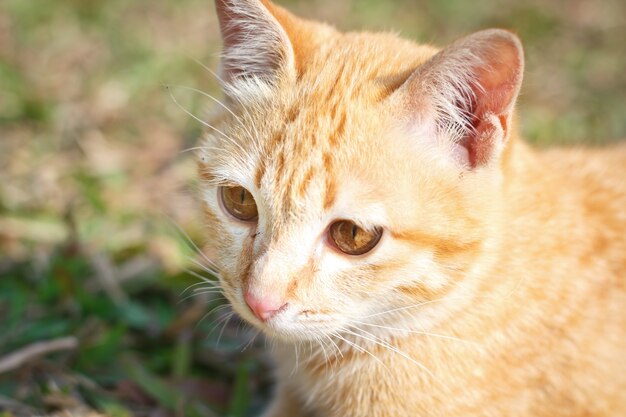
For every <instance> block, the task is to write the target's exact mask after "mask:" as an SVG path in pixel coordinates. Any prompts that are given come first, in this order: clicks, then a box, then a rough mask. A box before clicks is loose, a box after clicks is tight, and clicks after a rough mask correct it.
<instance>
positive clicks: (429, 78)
mask: <svg viewBox="0 0 626 417" xmlns="http://www.w3.org/2000/svg"><path fill="white" fill-rule="evenodd" d="M523 71H524V54H523V50H522V44H521V42H520V41H519V39H518V38H517V36H515V35H514V34H512V33H510V32H508V31H505V30H500V29H490V30H484V31H481V32H477V33H474V34H472V35H469V36H467V37H465V38H462V39H460V40H459V41H456V42H455V43H453V44H452V45H451V46H449V47H448V48H446V49H444V50H442V51H441V52H439V53H438V54H436V55H435V56H434V57H433V58H432V59H430V60H429V61H428V62H426V63H425V64H423V65H422V66H420V67H419V68H418V69H417V70H416V71H415V72H414V73H413V74H412V75H411V76H410V77H409V79H408V80H407V81H406V82H405V83H404V85H403V86H402V87H401V88H400V90H399V91H397V93H398V96H399V97H400V99H401V101H402V104H401V106H402V107H403V111H404V112H405V116H406V118H407V119H408V120H409V123H418V124H424V123H426V124H429V125H430V127H431V129H430V130H431V131H434V132H436V133H435V134H436V135H437V137H438V138H443V140H444V141H449V142H450V146H448V147H447V151H448V152H450V153H451V155H450V157H451V158H452V159H453V160H454V161H455V162H457V163H459V164H460V165H462V166H464V167H465V168H469V169H474V168H477V167H481V166H485V165H488V164H490V163H491V162H493V161H494V160H497V159H498V157H499V156H500V154H501V152H502V150H503V148H504V145H505V143H506V142H507V140H508V138H509V136H510V134H511V119H512V113H513V107H514V105H515V101H516V99H517V95H518V93H519V90H520V86H521V83H522V75H523Z"/></svg>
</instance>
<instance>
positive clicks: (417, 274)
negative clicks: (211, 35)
mask: <svg viewBox="0 0 626 417" xmlns="http://www.w3.org/2000/svg"><path fill="white" fill-rule="evenodd" d="M216 3H217V12H218V17H219V22H220V27H221V30H222V35H223V39H224V53H223V57H222V70H221V74H220V75H221V79H222V86H223V89H224V93H225V97H226V98H225V100H224V103H223V105H220V106H218V107H217V108H216V111H215V112H214V114H213V115H212V116H211V117H210V119H209V122H210V123H211V124H212V126H213V128H212V129H210V130H209V131H208V132H207V137H206V139H205V140H204V142H203V146H204V148H203V150H202V151H201V153H200V162H199V165H200V175H201V178H202V190H203V198H204V205H205V213H206V220H207V223H208V224H207V226H208V233H209V244H210V246H212V254H213V257H214V261H215V262H216V263H217V264H218V266H219V268H220V271H221V281H222V285H223V288H224V291H225V294H226V295H227V297H228V299H229V300H230V302H231V303H232V304H233V306H234V308H235V310H236V311H237V312H238V313H239V314H240V315H241V316H243V317H244V318H245V319H247V320H248V321H250V322H251V323H253V324H254V325H256V326H258V327H260V328H262V329H263V330H265V332H266V333H268V334H270V335H274V336H279V337H281V338H286V339H313V338H322V337H326V336H328V335H331V334H333V333H338V332H339V333H340V332H342V331H343V330H346V329H347V331H352V330H351V329H354V328H364V326H370V329H373V328H377V327H376V326H386V327H387V328H391V329H388V330H393V329H394V328H399V327H401V326H400V325H399V323H400V322H401V321H402V320H404V319H406V318H410V320H412V321H414V322H415V321H417V322H420V323H422V325H424V326H427V325H429V324H430V323H432V322H433V321H436V320H441V319H444V318H446V317H447V316H448V315H447V314H446V312H450V311H453V309H454V308H455V306H459V305H461V304H463V302H462V301H460V300H461V299H462V298H463V297H465V298H469V294H470V292H471V287H472V282H471V278H472V277H473V276H475V275H476V274H477V273H478V271H479V270H480V269H481V268H483V267H484V266H485V265H487V264H488V263H489V261H490V259H491V254H492V250H493V248H494V246H495V242H496V240H497V230H498V227H499V224H498V222H499V218H500V209H501V207H500V199H499V195H500V193H501V189H502V187H503V180H502V166H503V165H504V164H505V162H506V152H505V149H506V148H507V147H506V146H505V145H506V144H507V142H510V137H511V134H512V133H511V131H512V127H511V124H512V112H513V106H514V102H515V99H516V97H517V94H518V91H519V87H520V83H521V79H522V71H523V55H522V50H521V45H520V43H519V41H518V39H517V38H516V37H515V36H514V35H512V34H510V33H509V32H505V31H501V30H488V31H482V32H478V33H476V34H473V35H471V36H468V37H466V38H463V39H461V40H459V41H457V42H456V43H454V44H452V45H451V46H450V47H448V48H446V49H444V50H442V51H440V52H438V51H437V50H436V49H434V48H432V47H430V46H417V45H415V44H412V43H409V42H407V41H403V40H401V39H399V38H397V37H395V36H393V35H388V34H369V33H345V34H344V33H339V32H337V31H335V30H334V29H332V28H330V27H329V26H326V25H323V24H319V23H314V22H310V21H305V20H301V19H299V18H296V17H295V16H293V15H291V14H289V13H288V12H286V11H285V10H284V9H282V8H280V7H278V6H275V5H273V4H271V3H270V2H268V1H265V0H263V1H260V0H217V1H216ZM455 298H456V301H452V300H455ZM444 299H446V300H449V301H448V302H436V303H435V301H437V300H444ZM371 326H373V327H371Z"/></svg>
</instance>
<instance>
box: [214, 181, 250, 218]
mask: <svg viewBox="0 0 626 417" xmlns="http://www.w3.org/2000/svg"><path fill="white" fill-rule="evenodd" d="M221 193H222V203H223V204H224V208H225V209H226V211H228V212H229V213H230V214H232V215H233V216H234V217H236V218H237V219H239V220H243V221H252V220H256V218H257V217H258V215H259V213H258V211H257V208H256V203H255V202H254V198H253V197H252V194H250V191H248V190H246V189H245V188H243V187H239V186H236V187H221Z"/></svg>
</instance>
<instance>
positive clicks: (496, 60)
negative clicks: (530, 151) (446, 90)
mask: <svg viewBox="0 0 626 417" xmlns="http://www.w3.org/2000/svg"><path fill="white" fill-rule="evenodd" d="M505 33H506V32H505ZM479 52H480V53H481V58H482V62H483V65H482V66H481V67H480V68H477V71H476V78H475V81H476V83H475V84H474V83H473V84H472V86H471V88H472V91H473V92H474V100H472V103H471V114H472V118H471V125H472V127H473V130H472V132H471V133H470V134H469V135H468V136H466V137H464V138H463V139H462V140H461V142H460V144H461V145H462V146H463V147H464V148H466V149H467V154H468V162H469V165H470V166H471V167H472V168H475V167H477V166H481V165H484V164H486V163H488V162H489V160H490V159H491V158H492V157H493V156H494V154H495V153H497V152H498V151H499V148H500V146H498V142H500V141H504V140H506V138H507V137H508V135H509V126H508V119H509V116H510V115H511V112H512V110H513V105H514V104H515V99H516V96H517V93H518V91H519V87H520V84H521V79H522V72H523V63H522V55H521V50H520V47H519V46H518V44H517V42H516V41H515V38H514V37H513V36H512V35H508V36H506V37H499V36H493V37H492V38H491V39H490V40H489V45H488V46H483V47H482V48H481V50H480V51H479Z"/></svg>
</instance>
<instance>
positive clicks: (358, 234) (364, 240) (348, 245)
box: [328, 220, 383, 255]
mask: <svg viewBox="0 0 626 417" xmlns="http://www.w3.org/2000/svg"><path fill="white" fill-rule="evenodd" d="M382 234H383V231H382V229H381V228H379V227H377V228H376V229H374V230H372V231H367V230H365V229H363V228H361V227H359V226H357V225H356V224H355V223H354V222H351V221H350V220H338V221H336V222H335V223H333V224H331V225H330V229H329V230H328V235H329V237H330V239H331V240H332V241H333V243H334V244H335V246H336V247H337V248H338V249H339V250H340V251H342V252H343V253H346V254H348V255H363V254H364V253H367V252H369V251H371V250H372V249H374V246H376V244H377V243H378V241H379V240H380V237H381V236H382Z"/></svg>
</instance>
